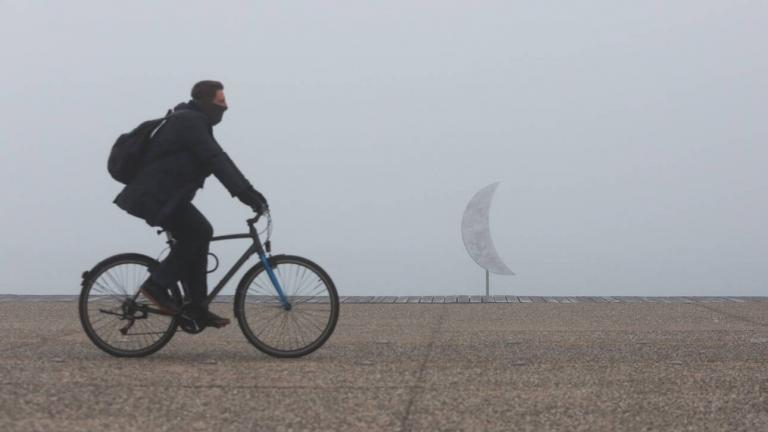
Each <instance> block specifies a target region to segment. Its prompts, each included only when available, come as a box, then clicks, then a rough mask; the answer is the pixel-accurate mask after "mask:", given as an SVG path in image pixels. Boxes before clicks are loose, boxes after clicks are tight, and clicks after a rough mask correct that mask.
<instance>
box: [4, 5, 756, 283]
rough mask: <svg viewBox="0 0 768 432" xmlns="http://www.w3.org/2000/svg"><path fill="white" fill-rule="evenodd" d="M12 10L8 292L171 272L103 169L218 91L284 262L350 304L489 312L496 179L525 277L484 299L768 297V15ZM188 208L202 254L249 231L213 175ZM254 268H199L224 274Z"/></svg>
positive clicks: (601, 10) (509, 246) (151, 232)
mask: <svg viewBox="0 0 768 432" xmlns="http://www.w3.org/2000/svg"><path fill="white" fill-rule="evenodd" d="M180 5H184V7H180ZM0 12H2V13H0V27H1V28H2V30H0V31H2V36H3V37H2V42H0V44H2V49H3V52H4V54H5V62H4V68H3V69H4V70H3V77H4V80H3V85H2V86H0V91H1V92H2V95H3V96H4V99H5V100H6V101H8V103H7V104H6V105H5V106H4V107H2V108H0V111H2V113H1V116H2V118H3V127H2V128H0V142H2V146H3V149H4V156H3V158H2V159H0V212H1V213H2V215H3V216H2V222H3V224H2V232H0V234H1V235H2V238H3V246H2V248H0V253H1V254H2V255H0V266H1V267H0V269H1V273H2V276H3V278H2V281H0V294H78V293H79V290H80V285H79V284H80V274H81V273H82V272H83V271H84V270H87V269H89V268H91V267H92V266H93V265H95V264H96V263H97V262H99V261H100V260H102V259H104V258H106V257H108V256H110V255H113V254H117V253H122V252H139V253H144V254H147V255H149V256H152V257H156V256H157V255H158V254H159V253H160V251H161V250H162V249H163V248H164V247H165V244H164V237H159V236H157V235H156V234H155V230H156V228H151V227H149V226H148V225H147V224H146V223H144V222H143V221H141V220H139V219H137V218H134V217H132V216H130V215H128V214H127V213H125V212H123V211H122V210H120V209H119V208H118V207H117V206H115V205H114V204H113V203H112V200H113V199H114V197H115V195H116V194H117V193H118V192H119V191H120V190H121V188H122V185H120V184H119V183H117V182H116V181H114V180H112V179H111V178H110V177H109V175H108V173H107V171H106V161H107V156H108V154H109V150H110V147H111V145H112V144H113V143H114V140H115V139H116V138H117V136H118V135H120V134H121V133H124V132H127V131H129V130H130V129H132V128H133V127H135V126H136V125H138V124H139V123H140V122H142V121H144V120H147V119H150V118H156V117H158V116H162V115H163V114H164V113H165V111H166V110H167V109H168V108H172V107H173V106H175V105H176V104H177V103H179V102H182V101H187V100H188V99H189V91H190V88H191V86H192V84H194V83H195V82H196V81H199V80H202V79H216V80H220V81H222V82H223V84H224V86H225V92H226V96H227V100H228V103H229V109H228V111H227V112H226V113H225V114H224V119H223V121H222V122H221V124H219V125H218V126H216V127H215V128H214V134H215V136H216V138H217V140H218V141H219V143H220V144H221V145H222V146H223V147H224V149H225V151H227V152H228V153H229V155H230V156H231V157H232V159H233V160H234V161H235V163H236V164H237V165H238V166H239V168H240V169H241V170H242V171H243V173H244V174H245V175H246V177H248V179H249V180H250V181H251V183H253V185H254V186H255V187H256V189H258V190H259V191H260V192H262V193H263V194H264V195H265V196H266V198H267V199H268V200H269V204H270V207H271V209H272V215H273V217H274V223H275V225H274V233H273V237H272V244H273V252H274V253H276V254H278V253H287V254H295V255H301V256H305V257H307V258H309V259H311V260H313V261H316V262H317V263H318V264H320V265H321V266H322V267H324V268H325V269H326V270H327V271H328V273H329V274H330V275H331V277H332V278H333V280H334V282H335V283H336V286H337V288H338V290H339V294H341V295H392V296H394V295H447V294H463V295H481V294H483V293H484V292H485V274H484V270H483V269H481V268H480V267H478V266H477V265H476V264H475V262H473V260H472V259H471V258H470V257H469V256H468V255H467V252H466V251H465V250H464V246H463V244H462V240H461V231H460V223H461V219H462V214H463V212H464V209H465V207H466V205H467V203H468V202H469V200H470V199H471V198H472V196H473V195H474V194H475V193H476V192H477V191H478V190H480V189H481V188H483V187H485V186H487V185H488V184H490V183H493V182H496V181H499V182H501V183H500V185H499V187H498V189H497V191H496V194H495V198H494V201H493V205H492V206H491V209H490V212H491V214H490V220H491V232H492V235H493V241H494V243H495V246H496V249H497V251H498V253H499V255H500V257H501V259H502V260H503V261H504V263H506V265H507V266H509V268H510V269H511V270H513V271H514V272H515V273H516V275H515V276H492V278H491V294H499V295H504V294H507V295H522V296H526V295H540V296H600V295H605V296H610V295H615V296H622V295H628V296H632V295H638V296H666V295H670V296H672V295H676V296H693V295H701V296H717V295H730V296H753V295H754V296H763V295H766V294H768V275H766V272H765V269H766V267H767V264H768V258H767V257H768V230H766V227H765V220H766V217H767V216H768V200H766V198H765V192H766V185H768V170H766V166H768V164H767V163H768V147H766V145H765V144H766V138H768V122H766V121H765V112H766V111H765V101H766V100H767V99H766V96H768V74H767V73H766V72H768V57H767V56H766V55H765V52H764V51H765V50H764V47H763V45H764V42H762V41H765V40H766V39H768V27H766V26H765V25H764V23H765V22H766V19H767V18H768V6H766V5H765V4H763V3H758V2H751V1H733V2H716V1H704V2H701V1H698V2H693V1H682V2H675V3H669V2H661V1H651V2H644V3H636V2H606V1H593V0H590V1H584V2H580V3H579V4H571V3H562V4H556V3H541V2H537V3H534V4H529V3H522V2H494V1H489V2H482V3H466V2H432V1H424V2H403V1H391V2H386V3H368V2H364V3H359V2H344V1H341V2H334V3H332V4H325V3H324V4H319V3H316V2H306V1H302V2H296V3H290V4H288V3H274V4H259V5H254V4H252V3H250V2H232V3H227V4H217V5H216V7H215V8H214V7H213V6H211V5H209V4H207V3H197V2H195V3H189V2H185V3H182V2H169V3H167V4H166V3H163V4H156V3H154V2H149V1H138V2H131V3H129V4H106V3H100V2H93V1H75V2H67V3H49V2H44V3H38V2H23V1H2V2H0ZM194 203H195V205H196V206H197V207H198V208H199V209H200V210H201V211H202V212H203V213H204V214H205V215H206V217H207V218H208V220H209V221H210V222H211V224H212V225H213V227H214V235H221V234H230V233H238V232H245V230H246V226H245V222H244V221H245V219H246V218H247V217H249V216H250V215H251V213H250V210H249V209H248V208H246V207H245V206H244V205H242V204H241V203H240V202H239V201H237V200H236V199H233V198H232V197H230V195H229V193H228V192H227V191H226V190H225V189H224V188H223V187H222V186H221V184H220V183H219V182H218V180H216V178H215V177H213V176H211V177H209V178H208V179H207V181H206V183H205V188H204V189H202V190H200V191H198V194H197V196H196V198H195V201H194ZM247 245H248V243H247V242H244V241H232V242H227V243H226V244H222V243H213V244H212V246H211V251H212V252H214V253H216V254H217V255H218V256H219V259H220V260H221V266H220V268H223V269H224V270H226V269H228V268H229V267H230V266H231V265H232V264H233V263H234V261H235V259H236V258H237V257H239V255H240V254H241V253H242V251H244V250H245V248H246V247H247ZM256 261H257V260H256V259H252V261H251V262H250V264H247V265H246V266H245V267H244V269H243V270H241V271H240V272H239V273H238V275H236V276H235V277H234V278H233V280H232V281H231V282H230V283H229V285H228V287H227V288H226V289H225V290H224V291H223V294H231V293H232V292H233V290H234V287H235V286H236V284H237V282H238V281H239V278H240V276H241V275H242V273H243V272H244V270H245V269H247V268H248V267H250V265H253V264H255V263H256ZM222 276H223V272H222V271H217V272H215V273H213V274H211V275H209V287H210V288H212V287H213V286H214V285H215V283H216V282H217V281H218V280H219V279H220V278H221V277H222Z"/></svg>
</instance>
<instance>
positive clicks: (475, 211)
mask: <svg viewBox="0 0 768 432" xmlns="http://www.w3.org/2000/svg"><path fill="white" fill-rule="evenodd" d="M497 186H499V182H496V183H492V184H489V185H488V186H486V187H484V188H482V189H480V190H479V191H478V192H477V193H476V194H475V196H473V197H472V199H471V200H469V203H468V204H467V209H466V210H464V217H462V219H461V239H462V240H463V241H464V247H465V248H466V249H467V253H468V254H469V256H470V257H472V259H473V260H475V262H476V263H477V265H479V266H480V267H482V268H484V269H486V270H488V271H489V272H491V273H495V274H501V275H513V274H515V273H514V272H513V271H512V270H510V269H509V267H507V265H506V264H504V261H502V260H501V257H500V256H499V254H498V252H496V247H495V246H494V245H493V239H492V238H491V226H490V219H489V216H490V213H491V201H492V200H493V194H494V193H495V192H496V187H497Z"/></svg>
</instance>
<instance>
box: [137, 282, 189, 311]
mask: <svg viewBox="0 0 768 432" xmlns="http://www.w3.org/2000/svg"><path fill="white" fill-rule="evenodd" d="M139 292H140V293H141V294H142V295H144V297H146V298H147V300H149V301H151V302H152V303H154V304H155V306H157V308H158V309H159V310H160V312H162V313H165V314H168V315H176V314H177V313H179V309H178V308H177V307H176V305H175V304H174V302H173V299H172V298H171V296H170V295H168V290H167V289H165V288H163V287H161V286H160V285H157V284H156V283H154V282H153V281H152V280H151V279H147V280H146V281H145V282H144V283H143V284H141V288H139Z"/></svg>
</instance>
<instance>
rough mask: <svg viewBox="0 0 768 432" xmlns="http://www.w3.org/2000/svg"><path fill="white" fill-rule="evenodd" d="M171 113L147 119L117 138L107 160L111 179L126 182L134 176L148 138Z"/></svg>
mask: <svg viewBox="0 0 768 432" xmlns="http://www.w3.org/2000/svg"><path fill="white" fill-rule="evenodd" d="M172 115H173V113H172V112H171V110H168V113H167V114H166V115H165V117H163V118H158V119H154V120H147V121H145V122H143V123H141V124H140V125H138V126H137V127H136V128H135V129H134V130H132V131H130V132H128V133H124V134H122V135H120V137H118V138H117V141H115V143H114V144H113V145H112V150H111V151H110V152H109V159H108V160H107V171H109V175H111V176H112V178H113V179H115V180H117V181H119V182H120V183H123V184H128V183H130V182H131V180H133V178H134V177H136V174H137V173H138V172H139V169H140V168H141V165H142V162H143V161H144V156H145V155H146V154H147V150H149V143H150V140H151V139H152V137H153V136H154V134H155V133H156V132H157V131H158V130H159V129H160V127H161V126H162V125H163V124H164V123H165V121H166V120H168V119H169V118H170V117H171V116H172Z"/></svg>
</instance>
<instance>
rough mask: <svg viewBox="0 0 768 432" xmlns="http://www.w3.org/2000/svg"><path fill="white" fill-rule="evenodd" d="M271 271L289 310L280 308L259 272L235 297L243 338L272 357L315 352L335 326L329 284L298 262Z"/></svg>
mask: <svg viewBox="0 0 768 432" xmlns="http://www.w3.org/2000/svg"><path fill="white" fill-rule="evenodd" d="M274 269H275V270H274V272H275V277H276V278H277V281H278V283H280V285H281V288H282V290H283V293H284V294H285V295H286V296H287V298H288V302H289V304H290V305H291V308H290V309H288V310H286V309H285V308H283V304H282V302H281V301H280V298H279V296H278V295H277V290H276V289H275V288H274V287H273V286H272V281H271V280H270V279H269V277H268V275H267V272H266V270H265V269H261V271H259V272H257V273H255V274H253V275H252V276H251V279H250V280H249V281H248V282H247V288H246V289H245V290H243V291H242V292H239V293H238V295H239V296H242V298H240V299H239V300H238V302H239V304H240V306H239V307H240V308H242V309H241V311H242V313H241V318H240V319H241V320H242V321H241V323H244V324H245V326H244V330H245V333H246V336H247V337H248V339H249V340H250V341H251V342H253V343H254V344H255V345H256V346H257V347H259V348H263V349H265V350H266V351H265V352H267V353H270V354H273V355H277V353H275V351H277V352H279V353H286V354H289V353H301V354H304V353H305V352H304V351H306V349H309V350H310V351H311V350H314V349H316V348H317V347H318V346H319V345H320V344H322V342H324V341H325V339H327V337H328V336H329V332H330V331H331V329H332V328H333V326H334V325H335V317H336V316H337V312H336V311H337V310H338V300H337V297H336V294H335V289H334V288H333V285H332V283H331V284H329V282H328V281H327V280H326V279H324V277H322V276H321V271H318V270H316V269H315V268H313V267H312V266H309V265H307V264H304V263H303V262H302V261H300V260H299V261H293V260H290V259H285V260H283V261H278V262H277V263H275V264H274ZM331 290H333V291H331ZM331 292H333V295H332V294H331ZM306 352H309V351H306ZM301 354H297V355H301Z"/></svg>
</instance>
